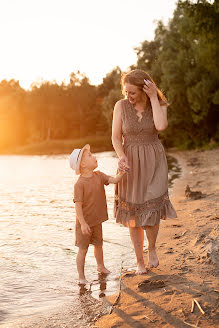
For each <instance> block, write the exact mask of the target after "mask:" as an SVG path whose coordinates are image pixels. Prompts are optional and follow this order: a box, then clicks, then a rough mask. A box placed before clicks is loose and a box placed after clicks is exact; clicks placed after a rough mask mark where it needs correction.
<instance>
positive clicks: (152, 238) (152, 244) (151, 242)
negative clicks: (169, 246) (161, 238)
mask: <svg viewBox="0 0 219 328" xmlns="http://www.w3.org/2000/svg"><path fill="white" fill-rule="evenodd" d="M158 231H159V224H155V225H154V226H152V227H150V226H146V235H147V239H148V264H149V267H150V268H156V267H157V266H158V265H159V260H158V257H157V253H156V240H157V235H158Z"/></svg>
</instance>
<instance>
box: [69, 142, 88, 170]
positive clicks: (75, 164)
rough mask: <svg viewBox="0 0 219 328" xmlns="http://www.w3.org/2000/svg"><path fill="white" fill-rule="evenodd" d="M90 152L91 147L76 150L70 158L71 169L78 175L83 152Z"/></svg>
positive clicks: (86, 146)
mask: <svg viewBox="0 0 219 328" xmlns="http://www.w3.org/2000/svg"><path fill="white" fill-rule="evenodd" d="M86 149H87V150H90V145H88V144H87V145H85V146H84V147H83V148H81V149H74V150H73V152H72V153H71V155H70V157H69V161H70V167H71V168H72V170H74V171H75V173H76V174H80V164H81V158H82V155H83V152H84V151H85V150H86Z"/></svg>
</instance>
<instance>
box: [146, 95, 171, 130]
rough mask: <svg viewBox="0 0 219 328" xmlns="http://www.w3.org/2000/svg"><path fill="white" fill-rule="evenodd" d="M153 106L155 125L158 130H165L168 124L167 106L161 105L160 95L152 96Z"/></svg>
mask: <svg viewBox="0 0 219 328" xmlns="http://www.w3.org/2000/svg"><path fill="white" fill-rule="evenodd" d="M150 100H151V106H152V110H153V118H154V125H155V128H156V129H157V131H163V130H165V129H166V128H167V126H168V121H167V106H165V105H164V106H163V105H160V103H159V100H158V97H157V96H156V97H152V98H151V99H150Z"/></svg>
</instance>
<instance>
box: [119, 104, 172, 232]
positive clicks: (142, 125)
mask: <svg viewBox="0 0 219 328" xmlns="http://www.w3.org/2000/svg"><path fill="white" fill-rule="evenodd" d="M120 101H121V107H122V136H123V149H124V153H125V155H126V156H127V158H128V163H129V166H130V169H129V172H128V173H127V174H125V175H124V176H123V178H122V180H121V181H120V182H119V183H118V184H117V185H116V186H115V203H114V215H115V217H116V222H118V223H121V224H123V225H124V226H127V227H142V228H143V229H145V227H146V226H153V225H155V224H159V223H160V219H167V218H176V217H177V215H176V212H175V210H174V208H173V206H172V204H171V202H170V200H169V196H168V166H167V159H166V154H165V151H164V147H163V145H162V143H161V141H160V139H159V138H158V132H157V130H156V128H155V125H154V120H153V113H152V108H151V105H148V107H147V108H146V110H145V111H144V112H142V118H141V120H140V119H139V117H138V116H137V111H136V109H135V108H134V106H133V105H132V104H131V103H130V102H129V100H128V99H123V100H120Z"/></svg>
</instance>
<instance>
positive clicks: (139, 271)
mask: <svg viewBox="0 0 219 328" xmlns="http://www.w3.org/2000/svg"><path fill="white" fill-rule="evenodd" d="M147 272H148V270H147V269H146V268H145V265H144V264H143V263H139V264H137V270H136V271H135V273H136V274H144V273H147Z"/></svg>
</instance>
